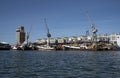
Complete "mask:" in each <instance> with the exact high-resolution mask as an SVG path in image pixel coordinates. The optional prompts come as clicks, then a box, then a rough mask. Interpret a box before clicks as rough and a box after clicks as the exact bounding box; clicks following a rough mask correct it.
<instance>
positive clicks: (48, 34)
mask: <svg viewBox="0 0 120 78" xmlns="http://www.w3.org/2000/svg"><path fill="white" fill-rule="evenodd" d="M44 22H45V27H46V31H47V37H48V38H47V40H48V41H47V47H49V46H50V37H51V34H50V32H49V28H48V26H47V21H46V18H45V19H44Z"/></svg>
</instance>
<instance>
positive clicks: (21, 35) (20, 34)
mask: <svg viewBox="0 0 120 78" xmlns="http://www.w3.org/2000/svg"><path fill="white" fill-rule="evenodd" d="M16 40H17V44H20V45H21V44H22V43H23V42H24V41H25V32H24V27H23V26H19V27H18V28H17V29H16Z"/></svg>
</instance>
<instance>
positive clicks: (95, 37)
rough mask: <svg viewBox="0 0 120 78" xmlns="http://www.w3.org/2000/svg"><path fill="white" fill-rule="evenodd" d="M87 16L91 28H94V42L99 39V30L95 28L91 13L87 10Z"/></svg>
mask: <svg viewBox="0 0 120 78" xmlns="http://www.w3.org/2000/svg"><path fill="white" fill-rule="evenodd" d="M87 17H88V20H89V21H90V25H91V29H92V42H96V41H97V34H96V33H97V32H98V30H97V29H96V28H95V25H94V23H93V21H92V20H91V18H90V16H89V13H88V12H87Z"/></svg>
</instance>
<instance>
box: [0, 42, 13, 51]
mask: <svg viewBox="0 0 120 78" xmlns="http://www.w3.org/2000/svg"><path fill="white" fill-rule="evenodd" d="M10 49H11V45H10V44H8V43H7V42H0V50H10Z"/></svg>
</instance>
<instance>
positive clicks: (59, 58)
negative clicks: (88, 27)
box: [0, 51, 120, 78]
mask: <svg viewBox="0 0 120 78" xmlns="http://www.w3.org/2000/svg"><path fill="white" fill-rule="evenodd" d="M119 77H120V52H92V51H91V52H85V51H0V78H119Z"/></svg>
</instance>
